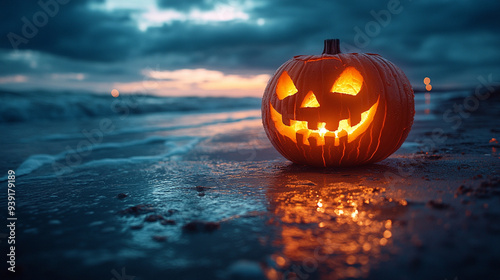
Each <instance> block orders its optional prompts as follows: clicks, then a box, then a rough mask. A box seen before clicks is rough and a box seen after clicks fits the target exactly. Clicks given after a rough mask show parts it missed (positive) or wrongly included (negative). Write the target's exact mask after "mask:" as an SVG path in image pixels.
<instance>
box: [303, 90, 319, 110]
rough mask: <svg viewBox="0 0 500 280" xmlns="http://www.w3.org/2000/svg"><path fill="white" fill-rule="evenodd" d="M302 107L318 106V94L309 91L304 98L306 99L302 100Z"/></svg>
mask: <svg viewBox="0 0 500 280" xmlns="http://www.w3.org/2000/svg"><path fill="white" fill-rule="evenodd" d="M300 107H301V108H318V107H319V103H318V100H317V99H316V95H314V93H313V92H312V91H309V92H308V93H307V95H306V97H305V98H304V101H302V105H300Z"/></svg>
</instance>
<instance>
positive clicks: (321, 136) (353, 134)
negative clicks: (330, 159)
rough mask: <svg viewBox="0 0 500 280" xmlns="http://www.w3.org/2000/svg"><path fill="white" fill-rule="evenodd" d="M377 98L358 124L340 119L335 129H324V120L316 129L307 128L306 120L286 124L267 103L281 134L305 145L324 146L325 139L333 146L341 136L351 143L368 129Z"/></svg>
mask: <svg viewBox="0 0 500 280" xmlns="http://www.w3.org/2000/svg"><path fill="white" fill-rule="evenodd" d="M379 99H380V98H379ZM379 99H377V102H375V104H373V105H372V106H371V107H370V109H368V110H366V111H364V112H362V113H361V121H360V122H359V123H358V124H356V125H354V126H351V120H350V118H348V119H342V120H340V121H339V127H338V128H337V130H335V131H330V130H328V129H326V128H325V127H326V123H325V122H318V126H317V127H318V128H317V129H309V128H308V123H307V121H297V120H290V125H286V124H284V123H283V119H282V115H281V114H280V113H279V112H278V111H276V110H275V109H274V107H273V105H272V104H269V105H270V108H271V109H270V110H271V118H272V120H273V122H274V125H275V127H276V130H278V132H279V133H280V134H281V135H283V136H286V137H288V138H290V139H291V140H292V141H293V142H295V143H297V142H298V139H299V140H300V139H302V142H303V144H304V145H307V146H310V145H314V144H312V143H311V142H316V145H317V146H324V145H325V143H326V142H327V141H328V142H330V141H332V142H333V143H334V145H335V146H339V145H340V142H341V141H340V140H341V139H342V138H344V137H347V143H351V142H352V141H354V140H355V139H356V138H358V137H359V136H360V135H361V134H363V132H365V131H366V130H367V129H368V127H369V126H370V124H371V123H372V121H373V118H374V117H375V113H376V112H377V107H378V102H379ZM310 139H315V140H312V141H311V140H310Z"/></svg>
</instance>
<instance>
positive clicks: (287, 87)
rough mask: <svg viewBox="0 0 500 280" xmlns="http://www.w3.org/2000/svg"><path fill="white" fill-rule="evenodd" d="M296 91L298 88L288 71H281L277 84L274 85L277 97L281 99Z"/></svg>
mask: <svg viewBox="0 0 500 280" xmlns="http://www.w3.org/2000/svg"><path fill="white" fill-rule="evenodd" d="M297 91H298V90H297V88H296V87H295V85H294V84H293V81H292V78H290V76H289V75H288V72H286V71H285V72H283V74H281V76H280V78H279V80H278V84H277V85H276V95H278V99H279V100H283V99H285V98H286V97H288V96H292V95H294V94H296V93H297Z"/></svg>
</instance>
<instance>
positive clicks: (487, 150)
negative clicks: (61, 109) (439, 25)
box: [2, 92, 500, 280]
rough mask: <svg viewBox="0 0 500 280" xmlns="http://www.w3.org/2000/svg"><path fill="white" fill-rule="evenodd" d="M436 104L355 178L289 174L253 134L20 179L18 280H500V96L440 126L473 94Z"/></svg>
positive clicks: (236, 129)
mask: <svg viewBox="0 0 500 280" xmlns="http://www.w3.org/2000/svg"><path fill="white" fill-rule="evenodd" d="M438 94H444V93H436V94H435V95H434V94H433V95H431V96H430V100H429V107H428V108H427V107H426V106H422V107H419V108H421V110H417V114H418V116H419V118H417V119H416V121H415V124H414V127H413V130H412V132H411V133H410V135H409V137H408V139H407V141H406V142H405V144H404V145H403V147H402V148H401V149H400V150H398V151H397V152H396V153H395V154H394V155H392V156H391V157H389V158H388V159H386V160H384V161H382V162H379V163H377V164H372V165H367V166H361V167H357V168H348V169H317V168H310V167H303V166H297V165H294V164H291V163H290V162H288V161H287V160H285V159H284V158H283V157H281V156H280V155H279V154H278V152H276V151H275V150H274V149H273V148H272V146H271V144H270V143H269V141H268V140H267V139H266V138H265V135H264V132H263V129H262V128H261V125H260V120H259V119H248V120H242V121H239V122H235V123H232V124H230V125H227V126H224V127H219V129H220V131H219V132H218V133H217V134H216V135H215V136H212V137H207V138H204V139H203V140H201V141H199V142H197V143H196V145H195V147H194V148H193V149H192V150H191V151H190V152H189V153H187V154H175V153H174V154H170V155H169V156H168V157H166V158H165V159H163V160H158V161H155V162H154V163H151V162H149V161H144V162H139V163H134V164H130V163H127V162H126V161H123V162H121V163H120V164H102V165H100V166H98V167H96V166H93V167H92V168H81V169H78V170H77V172H74V173H72V174H71V176H66V177H64V176H63V177H62V181H59V180H57V179H54V178H49V179H47V178H45V179H44V178H42V177H40V176H39V177H30V176H26V177H20V178H19V179H18V181H19V182H18V185H19V188H18V190H19V194H18V197H19V200H20V209H23V210H22V211H20V214H19V215H20V216H19V220H20V227H19V234H18V243H19V245H18V248H19V250H18V262H17V264H18V266H17V268H18V269H19V271H20V272H19V273H18V274H16V275H17V277H18V278H19V279H35V278H38V279H101V278H104V279H118V280H119V279H132V278H131V277H129V276H135V278H134V279H136V280H137V279H352V278H355V279H450V280H451V279H460V280H462V279H497V278H498V275H500V261H499V260H500V251H499V250H498V248H500V238H499V236H500V206H499V205H500V203H499V202H500V175H499V174H498V172H499V170H500V154H499V152H498V149H499V148H500V145H499V143H498V142H497V141H495V140H492V139H493V138H496V139H500V127H499V126H498V121H497V120H498V118H499V117H500V115H499V114H500V110H499V109H500V95H499V94H498V92H496V93H493V92H492V93H491V96H490V97H488V98H487V99H486V100H481V101H480V102H478V103H479V107H478V108H476V109H475V110H473V111H471V112H466V111H464V112H463V113H464V114H463V115H464V116H461V115H460V114H459V113H453V114H448V115H447V117H443V114H444V113H445V112H446V111H447V110H448V109H451V110H453V108H454V104H458V105H460V104H464V103H463V102H464V100H465V97H466V96H469V95H468V94H467V95H464V96H459V97H457V96H456V95H453V96H452V98H447V97H443V96H445V95H441V98H440V97H439V95H438ZM431 105H432V106H431ZM427 109H428V110H427ZM465 113H469V114H470V115H468V116H467V117H465ZM252 114H257V115H258V111H257V112H254V113H252ZM453 116H461V117H460V124H459V123H458V121H459V120H458V118H454V119H453V120H454V121H450V118H451V117H453ZM447 120H448V121H447ZM197 129H200V130H202V129H204V127H201V128H197ZM186 141H187V140H186ZM135 149H137V148H135ZM141 149H145V147H142V148H141ZM147 149H152V147H149V146H148V148H147ZM149 151H151V150H149ZM2 246H3V243H2Z"/></svg>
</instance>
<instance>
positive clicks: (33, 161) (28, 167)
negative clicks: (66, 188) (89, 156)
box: [0, 136, 204, 182]
mask: <svg viewBox="0 0 500 280" xmlns="http://www.w3.org/2000/svg"><path fill="white" fill-rule="evenodd" d="M203 139H204V138H203V137H192V136H152V137H148V138H145V139H140V140H131V141H125V142H111V143H102V144H96V145H93V146H92V147H91V149H89V150H88V152H92V151H97V150H105V149H121V148H126V147H133V146H138V145H147V144H153V143H158V142H163V143H164V145H165V146H167V147H169V150H168V151H167V152H166V153H164V154H160V155H155V156H132V157H127V158H104V159H94V160H91V161H89V162H85V163H82V164H79V165H76V166H73V167H72V168H66V169H63V170H61V171H60V174H59V173H58V174H56V175H61V174H64V173H67V172H68V170H73V168H76V167H86V166H91V165H105V164H106V163H115V164H116V163H134V162H138V161H149V160H162V159H165V158H167V157H170V156H177V155H183V154H187V153H188V152H189V151H191V150H192V149H193V148H194V147H195V146H196V144H197V143H199V142H200V141H201V140H203ZM186 141H187V143H184V142H186ZM179 143H182V144H181V145H178V144H179ZM74 153H76V151H75V150H72V149H69V150H64V151H62V152H60V153H58V154H55V155H47V154H37V155H31V156H29V157H28V158H27V159H26V160H24V161H23V162H22V163H21V164H20V165H19V167H18V168H17V169H16V170H15V172H16V176H18V177H19V176H24V175H28V174H30V173H33V172H34V171H36V170H37V169H39V168H41V167H42V166H44V165H47V164H53V163H55V162H57V161H60V160H63V159H64V158H66V157H67V156H68V155H71V154H74ZM6 180H7V176H4V177H2V178H0V182H3V181H6Z"/></svg>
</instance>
